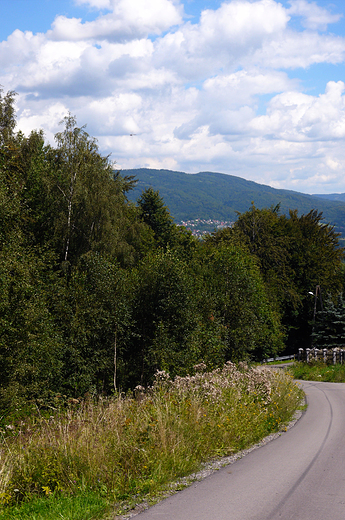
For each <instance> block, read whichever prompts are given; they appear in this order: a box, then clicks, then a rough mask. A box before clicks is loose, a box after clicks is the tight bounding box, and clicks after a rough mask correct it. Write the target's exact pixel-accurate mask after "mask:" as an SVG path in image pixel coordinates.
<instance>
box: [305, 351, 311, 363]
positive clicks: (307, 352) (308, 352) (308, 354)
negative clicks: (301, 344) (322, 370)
mask: <svg viewBox="0 0 345 520" xmlns="http://www.w3.org/2000/svg"><path fill="white" fill-rule="evenodd" d="M306 356H307V363H309V361H310V359H309V356H310V348H307V349H306Z"/></svg>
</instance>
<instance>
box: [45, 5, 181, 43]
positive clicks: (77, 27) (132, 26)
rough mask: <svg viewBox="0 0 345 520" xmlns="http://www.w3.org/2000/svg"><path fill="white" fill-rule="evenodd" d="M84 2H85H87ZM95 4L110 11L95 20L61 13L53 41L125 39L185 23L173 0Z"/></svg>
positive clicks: (56, 23) (52, 37) (52, 34)
mask: <svg viewBox="0 0 345 520" xmlns="http://www.w3.org/2000/svg"><path fill="white" fill-rule="evenodd" d="M83 3H84V2H83ZM87 3H89V4H91V5H93V6H94V7H99V8H100V7H102V6H103V5H104V7H107V8H109V9H111V12H110V13H107V14H102V15H100V16H99V17H98V18H97V19H96V20H94V21H92V22H82V19H81V18H67V17H66V16H58V17H56V18H55V20H54V23H53V29H52V30H51V31H49V33H48V35H49V37H50V38H51V39H53V40H59V41H60V40H64V41H79V40H90V39H98V40H103V39H108V40H112V41H124V40H132V39H137V38H142V37H146V36H148V35H150V34H151V35H157V34H161V33H162V32H164V31H166V30H168V29H169V28H170V27H172V26H174V25H176V24H179V23H180V22H181V14H180V10H179V9H178V7H177V6H175V5H174V4H173V2H172V1H171V0H145V2H143V1H142V0H116V1H115V0H114V1H112V2H103V1H97V2H94V1H92V2H91V1H90V2H87Z"/></svg>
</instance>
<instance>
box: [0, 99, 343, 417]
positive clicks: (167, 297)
mask: <svg viewBox="0 0 345 520" xmlns="http://www.w3.org/2000/svg"><path fill="white" fill-rule="evenodd" d="M14 96H15V94H14V93H13V92H8V93H7V94H4V93H3V92H2V91H1V96H0V215H1V217H0V244H1V245H0V371H1V373H0V415H1V416H3V417H4V416H5V415H6V414H7V413H9V411H11V410H12V411H13V410H14V409H15V410H20V408H21V407H23V406H24V405H25V403H27V402H35V403H38V404H40V405H47V404H49V403H51V402H53V400H54V399H55V398H56V397H57V396H60V397H61V395H64V396H67V397H83V396H85V395H99V394H111V393H112V392H114V391H117V390H121V391H126V390H128V389H133V388H134V387H135V386H136V385H138V384H147V383H150V382H151V381H152V379H153V375H154V373H155V371H156V370H157V369H160V370H161V369H165V370H167V371H168V372H169V373H170V374H171V376H174V375H176V374H180V375H185V374H187V373H191V372H192V371H193V366H194V365H195V364H197V363H200V362H201V361H203V362H204V363H205V364H206V366H207V367H208V368H209V369H212V368H216V367H218V366H222V365H223V364H224V362H225V361H227V360H234V361H237V360H241V359H257V360H261V359H263V358H265V357H268V356H272V355H274V354H277V353H278V352H279V351H282V350H284V349H286V348H287V349H289V350H290V351H292V350H294V349H296V348H297V347H298V346H304V345H308V344H309V342H310V332H311V319H312V315H313V305H314V301H313V298H310V296H309V295H308V291H313V289H314V287H315V285H316V284H318V285H321V286H322V288H323V290H324V291H325V292H327V293H329V294H330V295H333V296H334V297H335V296H336V295H337V294H338V293H339V292H340V291H341V290H342V287H343V285H342V284H343V267H342V266H343V264H342V259H343V251H342V249H341V248H339V247H338V236H337V234H336V233H335V231H334V229H333V228H332V227H331V226H329V225H327V224H323V223H322V217H321V215H320V214H319V213H318V212H317V211H310V212H308V213H307V214H305V215H298V213H297V211H291V212H290V214H289V215H288V216H286V215H283V214H281V213H280V211H279V207H276V208H271V209H257V208H256V207H255V206H254V205H253V206H252V207H250V208H249V209H248V208H247V211H245V212H243V213H242V214H241V215H240V216H239V218H238V220H237V223H236V225H235V226H234V227H233V228H232V229H230V228H228V229H225V230H223V231H220V232H218V233H215V234H213V235H210V236H208V238H207V239H206V240H204V241H202V242H201V241H198V240H196V239H194V238H193V237H192V235H191V234H190V233H189V232H188V231H186V230H185V229H184V228H181V227H179V226H176V225H175V224H174V221H173V218H172V216H171V215H170V212H169V210H168V208H167V207H166V206H165V203H164V201H163V199H162V198H161V196H160V194H159V193H158V192H157V191H155V190H153V189H151V188H149V189H146V190H145V191H144V192H142V193H141V195H140V197H139V199H138V200H137V202H136V203H133V202H130V201H129V200H128V194H129V193H130V191H131V190H132V189H133V187H134V185H135V180H134V179H133V178H132V177H131V176H128V175H125V176H124V175H121V174H117V173H115V174H114V172H113V165H112V164H111V163H110V162H109V160H108V158H107V157H102V155H101V154H100V152H99V150H98V146H97V142H96V141H95V139H93V138H92V137H90V136H89V135H88V134H87V132H86V129H85V127H78V125H77V121H76V120H75V118H74V117H73V116H72V115H68V116H66V117H65V119H64V120H63V122H62V127H61V131H60V132H59V133H58V134H57V135H56V137H55V139H56V140H55V146H52V145H49V144H47V143H46V142H45V140H44V135H43V133H42V132H41V131H34V132H32V133H31V134H30V135H29V136H24V135H23V134H22V133H21V132H20V130H18V129H17V128H16V119H15V112H14Z"/></svg>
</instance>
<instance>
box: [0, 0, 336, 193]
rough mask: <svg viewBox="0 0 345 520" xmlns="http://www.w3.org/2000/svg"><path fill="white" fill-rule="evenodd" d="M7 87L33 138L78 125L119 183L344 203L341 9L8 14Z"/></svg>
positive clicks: (111, 8) (86, 7)
mask: <svg viewBox="0 0 345 520" xmlns="http://www.w3.org/2000/svg"><path fill="white" fill-rule="evenodd" d="M0 85H2V87H3V90H4V92H7V91H8V90H15V91H16V92H17V94H18V95H17V97H16V108H17V128H18V129H20V130H21V131H23V132H24V134H25V135H29V133H30V132H31V131H32V130H34V129H43V131H44V134H45V138H46V140H47V142H50V143H51V144H54V134H56V133H57V132H58V131H61V126H60V124H59V123H60V122H61V120H62V119H63V118H64V117H65V116H66V115H67V114H68V113H69V112H70V113H71V114H72V115H75V116H76V118H77V121H78V126H83V125H87V127H86V130H87V132H88V133H89V134H90V135H91V136H93V137H96V138H97V140H98V144H99V149H100V152H101V153H102V154H104V155H108V154H111V160H113V161H114V163H116V164H115V167H116V168H118V169H127V168H158V169H159V168H163V169H170V170H177V171H185V172H187V173H197V172H199V171H214V172H220V173H227V174H231V175H236V176H239V177H242V178H244V179H247V180H252V181H255V182H258V183H261V184H266V185H269V186H272V187H274V188H282V189H290V190H295V191H299V192H303V193H343V192H345V146H344V144H345V3H344V2H342V1H340V0H334V1H326V0H316V1H313V2H310V1H308V0H289V1H285V0H282V1H280V2H278V1H275V0H227V1H221V0H0Z"/></svg>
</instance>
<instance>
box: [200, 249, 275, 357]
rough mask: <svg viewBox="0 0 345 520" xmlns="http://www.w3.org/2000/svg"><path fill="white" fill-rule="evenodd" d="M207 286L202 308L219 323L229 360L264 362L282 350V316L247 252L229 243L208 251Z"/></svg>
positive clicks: (205, 279)
mask: <svg viewBox="0 0 345 520" xmlns="http://www.w3.org/2000/svg"><path fill="white" fill-rule="evenodd" d="M204 284H205V287H206V291H205V293H204V296H203V303H202V302H200V305H206V308H208V311H207V312H208V315H209V318H212V320H213V321H214V322H216V323H218V324H219V327H220V328H219V332H220V333H221V337H222V341H223V342H224V345H225V360H229V359H230V360H232V361H235V360H238V361H239V360H241V359H246V358H247V359H257V360H262V359H264V358H265V357H269V356H271V355H275V354H277V353H278V352H279V350H281V349H282V346H283V343H282V339H283V334H282V330H281V328H280V321H279V315H278V314H277V312H276V311H275V309H274V307H273V306H272V304H271V302H270V300H269V298H268V296H267V293H266V289H265V285H264V282H263V280H262V276H261V274H260V271H259V268H258V266H257V264H256V262H255V260H254V259H253V257H251V255H250V254H249V253H248V252H246V250H245V249H241V248H238V247H234V246H231V245H225V244H221V245H220V246H218V247H213V248H208V249H207V250H206V258H205V265H204Z"/></svg>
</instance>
